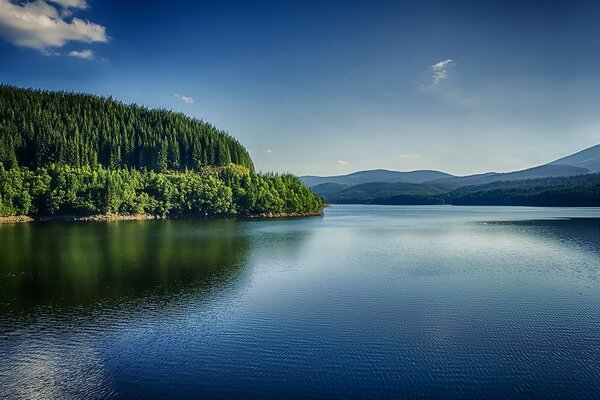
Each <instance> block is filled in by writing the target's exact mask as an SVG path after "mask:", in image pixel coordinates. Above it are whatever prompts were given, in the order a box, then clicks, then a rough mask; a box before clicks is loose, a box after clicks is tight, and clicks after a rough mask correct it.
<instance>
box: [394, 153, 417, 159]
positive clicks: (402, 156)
mask: <svg viewBox="0 0 600 400" xmlns="http://www.w3.org/2000/svg"><path fill="white" fill-rule="evenodd" d="M398 158H402V159H405V160H410V159H413V158H419V155H418V154H398Z"/></svg>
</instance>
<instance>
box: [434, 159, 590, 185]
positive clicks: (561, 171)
mask: <svg viewBox="0 0 600 400" xmlns="http://www.w3.org/2000/svg"><path fill="white" fill-rule="evenodd" d="M591 172H593V171H591V170H589V169H587V168H582V167H575V166H570V165H552V164H546V165H541V166H539V167H533V168H528V169H524V170H521V171H515V172H506V173H496V172H491V173H487V174H479V175H469V176H461V177H452V178H444V179H436V180H434V181H431V183H438V184H445V185H453V186H456V187H461V186H466V185H484V184H487V183H492V182H499V181H517V180H524V179H525V180H526V179H541V178H552V177H563V176H576V175H585V174H589V173H591Z"/></svg>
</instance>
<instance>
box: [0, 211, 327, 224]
mask: <svg viewBox="0 0 600 400" xmlns="http://www.w3.org/2000/svg"><path fill="white" fill-rule="evenodd" d="M322 215H323V212H322V211H321V212H305V213H304V212H289V213H286V212H281V213H275V212H268V213H260V214H229V215H214V216H207V215H204V214H179V215H172V216H162V215H152V214H133V215H125V214H95V215H52V216H40V217H30V216H27V215H14V216H8V217H0V224H20V223H26V222H35V221H38V222H49V221H96V222H102V221H143V220H149V219H214V218H250V219H260V218H296V217H316V216H322Z"/></svg>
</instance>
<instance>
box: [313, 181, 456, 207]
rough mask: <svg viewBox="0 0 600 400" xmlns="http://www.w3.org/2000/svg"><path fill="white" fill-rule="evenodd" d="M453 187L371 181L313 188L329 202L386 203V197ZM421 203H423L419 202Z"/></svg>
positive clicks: (428, 194)
mask: <svg viewBox="0 0 600 400" xmlns="http://www.w3.org/2000/svg"><path fill="white" fill-rule="evenodd" d="M451 188H452V187H450V186H445V185H442V184H429V183H406V182H369V183H361V184H359V185H353V186H348V185H340V184H337V183H322V184H320V185H317V186H313V187H312V188H311V190H312V191H313V193H315V194H318V195H319V196H322V197H323V198H325V199H326V201H327V202H329V203H340V204H363V203H365V204H369V203H372V204H385V203H384V201H385V199H388V198H390V197H394V196H398V195H403V196H407V195H408V196H413V197H414V196H417V197H422V196H430V195H437V194H442V193H446V192H448V191H449V190H451ZM419 204H421V203H419Z"/></svg>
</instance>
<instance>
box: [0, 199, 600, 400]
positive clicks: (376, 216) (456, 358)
mask: <svg viewBox="0 0 600 400" xmlns="http://www.w3.org/2000/svg"><path fill="white" fill-rule="evenodd" d="M112 397H115V398H151V397H159V398H166V397H170V398H224V399H229V398H239V397H245V398H343V399H346V398H365V397H370V398H390V397H393V398H403V397H407V398H415V397H417V398H467V399H476V398H483V397H485V398H498V399H505V398H545V399H551V398H577V399H585V398H589V399H592V398H594V399H598V398H600V209H589V208H588V209H570V208H525V207H522V208H521V207H451V206H408V207H404V206H358V205H357V206H352V205H347V206H341V205H340V206H337V205H336V206H332V207H329V208H327V209H326V211H325V215H324V216H323V217H309V218H298V219H276V220H235V219H224V220H206V221H203V220H158V221H154V220H152V221H121V222H70V223H66V222H52V223H32V224H21V225H0V398H39V399H52V398H57V399H69V398H86V399H94V398H112Z"/></svg>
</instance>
